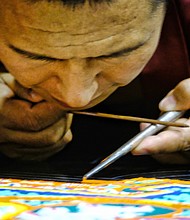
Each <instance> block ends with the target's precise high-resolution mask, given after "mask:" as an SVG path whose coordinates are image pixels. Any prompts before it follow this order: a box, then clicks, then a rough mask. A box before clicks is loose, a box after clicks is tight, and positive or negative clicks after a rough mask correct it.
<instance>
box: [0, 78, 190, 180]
mask: <svg viewBox="0 0 190 220" xmlns="http://www.w3.org/2000/svg"><path fill="white" fill-rule="evenodd" d="M137 85H138V79H137V81H136V82H134V83H133V84H132V85H130V86H129V87H127V90H126V88H122V89H120V90H118V91H117V92H116V93H114V94H113V95H112V96H111V97H110V98H108V99H107V100H106V101H105V102H103V103H102V104H100V105H98V106H96V107H94V108H92V109H90V110H89V111H95V112H96V111H99V112H107V113H115V114H125V115H132V116H139V117H149V118H157V117H158V115H159V110H158V107H157V106H158V101H159V100H160V98H158V99H155V102H149V101H148V100H146V99H143V98H142V96H141V95H139V94H140V92H139V91H140V89H139V87H138V86H137ZM131 88H132V89H133V91H135V92H134V93H133V95H131V94H132V93H130V95H129V96H128V95H127V94H128V92H129V91H128V89H129V90H130V89H131ZM123 92H124V93H125V96H126V97H125V98H124V99H125V100H126V102H124V101H123V100H120V101H121V102H118V97H122V95H123V94H122V93H123ZM132 96H133V97H132ZM127 97H130V98H129V99H127ZM114 100H115V101H114ZM121 103H122V104H121ZM72 132H73V137H74V138H73V141H72V142H71V143H70V144H68V145H67V146H66V147H65V148H64V149H63V150H62V151H61V152H59V153H57V154H56V155H54V156H53V157H51V158H49V159H47V160H45V161H41V162H36V161H17V160H13V159H9V158H7V157H5V156H4V155H0V177H10V178H21V179H22V178H24V179H43V180H55V181H80V180H81V178H82V176H83V175H84V174H85V173H86V172H88V171H89V170H90V169H91V168H93V167H94V166H96V165H97V164H98V163H99V162H100V161H101V160H102V159H104V158H105V157H107V156H108V155H109V154H110V153H112V152H113V151H114V150H116V149H117V148H119V147H120V146H121V145H122V144H124V143H125V142H127V141H128V140H129V139H130V138H132V137H133V136H134V135H136V134H137V133H138V132H139V123H138V122H127V121H121V120H115V119H105V118H97V117H91V116H84V115H74V119H73V124H72ZM132 177H157V178H176V179H189V178H190V172H189V165H175V164H174V165H169V164H161V163H159V162H158V161H156V160H155V159H153V158H152V157H151V156H133V155H131V154H130V153H129V154H127V155H125V156H124V157H122V158H120V159H119V160H118V161H116V162H114V163H113V164H112V165H110V166H108V167H107V168H105V169H104V170H102V171H101V172H99V173H97V174H96V175H95V176H93V178H97V179H99V178H101V179H122V178H132Z"/></svg>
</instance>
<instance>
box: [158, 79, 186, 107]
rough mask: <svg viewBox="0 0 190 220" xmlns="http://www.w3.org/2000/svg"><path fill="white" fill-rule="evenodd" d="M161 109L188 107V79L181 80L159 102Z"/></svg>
mask: <svg viewBox="0 0 190 220" xmlns="http://www.w3.org/2000/svg"><path fill="white" fill-rule="evenodd" d="M159 108H160V110H161V111H173V110H187V109H190V79H186V80H183V81H181V82H180V83H179V84H178V85H177V86H176V87H175V88H174V89H173V90H171V91H170V92H169V93H168V94H167V95H166V96H165V98H164V99H162V100H161V102H160V103H159Z"/></svg>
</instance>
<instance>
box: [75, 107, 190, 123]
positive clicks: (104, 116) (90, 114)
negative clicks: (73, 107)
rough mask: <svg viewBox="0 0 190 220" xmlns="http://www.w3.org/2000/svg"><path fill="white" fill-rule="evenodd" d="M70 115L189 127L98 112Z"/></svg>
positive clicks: (81, 112)
mask: <svg viewBox="0 0 190 220" xmlns="http://www.w3.org/2000/svg"><path fill="white" fill-rule="evenodd" d="M72 113H74V114H79V115H89V116H95V117H103V118H113V119H120V120H127V121H136V122H144V123H151V124H161V125H166V126H175V127H189V125H187V124H184V123H178V122H167V121H159V120H155V119H149V118H139V117H133V116H125V115H114V114H107V113H100V112H84V111H73V112H72Z"/></svg>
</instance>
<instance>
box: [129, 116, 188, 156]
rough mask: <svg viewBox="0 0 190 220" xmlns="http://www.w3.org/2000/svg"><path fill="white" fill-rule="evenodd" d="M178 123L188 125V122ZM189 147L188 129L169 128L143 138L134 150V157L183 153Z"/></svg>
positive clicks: (184, 120) (182, 120)
mask: <svg viewBox="0 0 190 220" xmlns="http://www.w3.org/2000/svg"><path fill="white" fill-rule="evenodd" d="M178 122H183V123H187V124H189V125H190V120H187V119H180V120H178ZM189 147H190V128H176V127H169V128H168V129H167V130H165V131H162V132H160V133H159V134H157V135H153V136H149V137H147V138H145V139H144V140H143V141H142V142H141V143H140V144H139V145H138V146H137V148H136V149H134V150H133V152H132V153H133V154H134V155H145V154H159V153H169V152H176V151H185V150H188V149H189Z"/></svg>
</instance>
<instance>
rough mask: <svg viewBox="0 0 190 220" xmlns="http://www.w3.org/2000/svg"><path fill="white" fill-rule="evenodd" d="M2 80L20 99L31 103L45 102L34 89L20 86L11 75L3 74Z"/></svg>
mask: <svg viewBox="0 0 190 220" xmlns="http://www.w3.org/2000/svg"><path fill="white" fill-rule="evenodd" d="M1 78H2V80H3V82H4V83H5V84H6V85H7V86H8V87H10V88H11V89H12V90H13V91H14V93H15V94H16V95H17V96H18V97H20V98H22V99H26V100H28V101H31V102H40V101H42V100H43V98H42V97H41V96H40V95H39V94H37V93H36V92H34V91H33V90H32V89H30V88H25V87H23V86H22V85H21V84H19V83H18V82H17V81H16V80H15V78H14V77H13V76H12V75H11V74H10V73H2V74H1Z"/></svg>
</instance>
